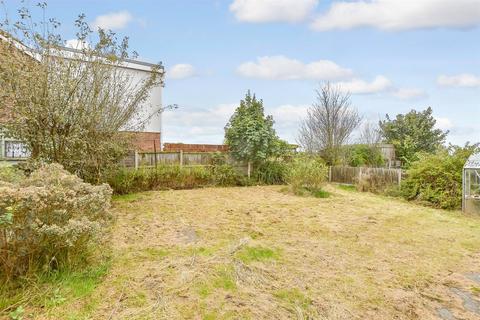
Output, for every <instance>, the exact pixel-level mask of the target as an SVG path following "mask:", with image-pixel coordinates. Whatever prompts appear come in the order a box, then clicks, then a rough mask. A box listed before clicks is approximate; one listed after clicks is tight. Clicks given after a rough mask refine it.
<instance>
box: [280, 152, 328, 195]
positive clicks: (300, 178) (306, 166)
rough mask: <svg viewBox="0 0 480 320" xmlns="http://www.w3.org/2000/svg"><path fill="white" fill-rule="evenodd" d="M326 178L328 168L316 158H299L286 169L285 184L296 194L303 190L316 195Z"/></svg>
mask: <svg viewBox="0 0 480 320" xmlns="http://www.w3.org/2000/svg"><path fill="white" fill-rule="evenodd" d="M327 177H328V167H327V166H326V165H325V163H324V162H323V160H322V159H320V158H317V157H309V156H299V157H296V158H294V159H293V160H292V162H291V163H290V165H289V167H288V173H287V177H286V178H287V179H286V181H287V183H288V185H289V186H290V187H291V189H292V191H293V192H294V193H296V194H298V193H302V192H304V191H305V190H307V191H310V192H311V193H317V192H318V190H321V189H322V187H323V185H324V184H325V182H326V181H327Z"/></svg>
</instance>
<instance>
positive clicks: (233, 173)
mask: <svg viewBox="0 0 480 320" xmlns="http://www.w3.org/2000/svg"><path fill="white" fill-rule="evenodd" d="M211 170H212V171H211V172H212V181H211V183H212V184H213V185H216V186H241V185H244V184H245V183H246V182H245V181H244V180H245V179H244V177H243V175H242V174H240V173H239V172H238V171H237V170H235V168H234V167H232V166H231V165H228V164H222V165H217V166H213V168H212V169H211Z"/></svg>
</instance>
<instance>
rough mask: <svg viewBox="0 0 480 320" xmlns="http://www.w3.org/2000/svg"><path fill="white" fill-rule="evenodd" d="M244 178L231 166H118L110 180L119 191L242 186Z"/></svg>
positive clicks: (123, 192)
mask: <svg viewBox="0 0 480 320" xmlns="http://www.w3.org/2000/svg"><path fill="white" fill-rule="evenodd" d="M243 180H244V179H243V177H242V176H241V175H240V174H239V173H238V172H237V171H236V170H235V169H234V168H233V167H231V166H230V165H227V164H221V165H216V166H213V167H211V168H208V167H180V166H168V165H165V166H158V167H157V168H140V169H138V170H134V169H119V170H115V171H113V172H112V173H111V174H110V176H109V178H108V180H107V181H108V183H109V184H110V186H111V187H112V188H113V190H114V193H116V194H128V193H133V192H140V191H149V190H164V189H193V188H201V187H206V186H212V185H219V186H237V185H243V184H244V183H245V182H244V181H243Z"/></svg>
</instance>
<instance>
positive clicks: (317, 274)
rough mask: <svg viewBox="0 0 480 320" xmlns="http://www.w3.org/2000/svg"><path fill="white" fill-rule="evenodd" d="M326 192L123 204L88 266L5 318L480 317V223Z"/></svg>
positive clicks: (31, 289) (25, 298) (6, 303)
mask: <svg viewBox="0 0 480 320" xmlns="http://www.w3.org/2000/svg"><path fill="white" fill-rule="evenodd" d="M324 189H325V190H326V191H327V192H329V194H330V196H329V197H328V198H316V197H308V196H307V197H306V196H296V195H294V194H292V193H290V192H288V191H286V190H284V187H282V186H253V187H227V188H202V189H195V190H176V191H175V190H165V191H151V192H143V193H136V194H130V195H123V196H116V197H114V200H113V209H112V213H113V214H114V215H115V216H116V219H115V222H114V223H113V225H112V226H111V228H110V229H109V231H108V232H109V234H110V235H111V238H110V240H109V242H108V246H107V248H109V249H106V250H102V251H101V252H100V253H98V252H97V255H96V258H95V259H94V260H93V261H94V263H92V264H91V265H90V267H88V268H82V269H79V270H77V271H52V272H50V273H47V274H45V275H43V276H41V277H40V278H39V279H38V280H37V281H35V282H32V281H33V280H29V281H27V282H25V284H24V286H22V287H20V288H17V289H16V291H14V292H15V294H12V291H10V293H9V294H6V292H5V291H3V292H2V294H1V296H0V308H1V309H2V310H3V312H5V310H10V311H9V313H10V312H11V310H18V307H19V306H22V309H20V310H23V311H22V313H21V315H22V316H23V318H24V319H159V318H160V319H238V318H242V319H265V318H269V319H292V318H295V319H352V318H358V319H366V318H380V319H437V315H438V314H439V312H441V313H448V312H449V313H451V314H452V315H455V316H456V317H458V318H459V319H476V317H478V313H477V314H476V313H475V312H478V304H477V305H476V308H477V309H473V311H472V310H471V309H468V307H467V308H466V307H465V306H464V303H465V301H464V299H467V300H468V299H471V301H476V299H478V297H479V295H480V283H479V282H478V281H479V279H480V274H478V263H479V259H480V257H479V255H478V252H479V250H480V221H479V220H478V219H476V218H474V217H468V216H463V215H461V214H459V213H458V212H449V211H443V210H438V209H431V208H425V207H422V206H418V205H415V204H411V203H408V202H405V201H402V200H396V199H392V198H388V197H385V196H379V195H373V194H370V193H361V192H358V191H355V190H353V189H352V188H348V187H344V186H341V185H326V186H325V187H324ZM465 297H467V298H465ZM468 297H470V298H468ZM467 305H468V304H467ZM12 306H15V308H13V309H12V308H11V307H12ZM474 306H475V304H474ZM475 310H477V311H475ZM4 315H6V313H4ZM7 318H8V317H7Z"/></svg>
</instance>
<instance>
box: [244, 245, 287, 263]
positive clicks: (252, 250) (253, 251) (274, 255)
mask: <svg viewBox="0 0 480 320" xmlns="http://www.w3.org/2000/svg"><path fill="white" fill-rule="evenodd" d="M236 256H237V258H238V259H240V260H241V261H242V262H244V263H250V262H253V261H267V260H277V259H278V258H279V257H280V253H279V252H278V250H273V249H270V248H265V247H244V248H243V249H241V250H240V251H238V252H237V254H236Z"/></svg>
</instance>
